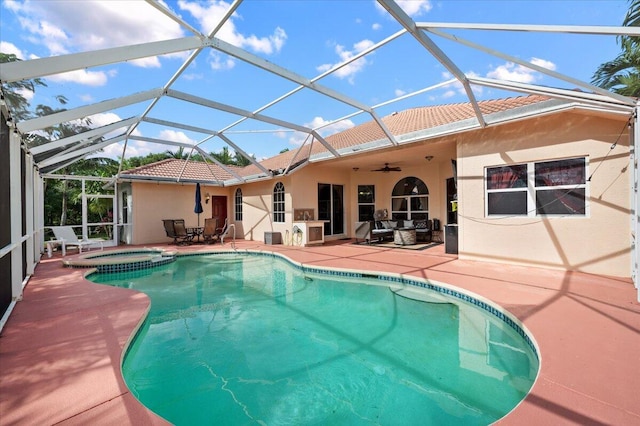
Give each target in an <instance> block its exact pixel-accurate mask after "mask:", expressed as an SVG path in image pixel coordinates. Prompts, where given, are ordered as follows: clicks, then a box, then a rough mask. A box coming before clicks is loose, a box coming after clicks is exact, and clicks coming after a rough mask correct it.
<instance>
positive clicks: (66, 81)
mask: <svg viewBox="0 0 640 426" xmlns="http://www.w3.org/2000/svg"><path fill="white" fill-rule="evenodd" d="M397 3H398V5H399V6H400V7H401V8H402V9H403V10H404V11H405V12H406V13H407V14H408V15H409V16H410V17H411V18H412V19H413V20H414V21H415V22H440V23H486V24H537V25H580V26H594V25H604V26H620V25H621V24H622V21H623V19H624V16H625V14H626V12H627V9H628V6H629V3H628V1H626V0H606V1H596V0H592V1H578V0H571V1H564V0H536V1H515V0H514V1H507V0H501V1H483V0H469V1H466V0H452V1H435V0H411V1H398V2H397ZM161 4H162V5H164V6H165V7H167V8H168V9H170V10H171V11H173V12H174V13H175V14H176V15H177V16H180V17H181V18H182V19H183V20H184V21H186V22H187V23H189V25H191V26H192V27H193V28H195V29H196V30H198V31H200V32H202V33H204V34H209V33H210V32H211V30H212V29H213V28H215V26H216V24H217V23H218V22H219V20H220V18H221V17H222V16H223V14H224V12H225V11H226V10H227V9H228V7H229V4H230V3H229V2H224V1H190V0H165V1H162V2H161ZM400 29H401V27H400V25H399V24H398V23H397V22H396V21H394V20H393V19H392V18H391V17H390V15H389V14H388V13H387V12H386V11H385V10H384V9H383V8H382V7H380V6H379V5H378V4H377V3H376V2H375V1H373V0H354V1H337V0H327V1H323V0H315V1H302V0H300V1H296V0H287V1H268V0H260V1H257V0H245V1H244V2H243V3H242V4H240V6H239V8H238V9H237V10H236V11H235V13H234V14H233V16H232V17H231V18H230V19H229V20H228V21H227V22H226V23H225V25H224V26H223V27H222V28H221V29H220V31H219V32H218V33H217V34H216V37H217V38H219V39H221V40H223V41H225V42H227V43H230V44H232V45H234V46H236V47H239V48H241V49H243V50H245V51H247V52H249V53H251V54H253V55H256V56H258V57H260V58H263V59H265V60H267V61H269V62H270V63H272V64H276V65H278V66H280V67H283V68H285V69H287V70H289V71H291V72H293V73H295V74H297V75H299V76H302V77H304V78H307V79H314V78H316V77H318V76H321V75H322V74H323V73H324V72H326V71H327V70H330V69H331V68H332V67H333V66H335V65H336V64H339V63H341V62H343V61H345V60H347V59H349V58H352V57H353V56H354V55H357V54H358V53H360V52H362V51H364V50H366V49H368V48H370V47H371V46H372V45H374V44H376V43H379V42H381V41H382V40H385V39H386V38H387V37H390V36H391V35H393V34H395V33H396V32H397V31H399V30H400ZM442 31H446V32H448V33H450V34H454V35H456V36H457V37H459V38H461V39H465V40H470V41H472V42H474V43H476V44H478V45H482V46H485V47H486V48H490V49H493V50H496V51H500V52H503V53H504V54H507V55H509V56H511V57H515V58H518V59H520V60H526V61H528V62H531V63H534V64H536V65H539V66H542V67H544V68H547V69H550V70H553V71H555V72H558V73H561V74H564V75H567V76H570V77H572V78H575V79H578V80H581V81H584V82H587V83H588V82H589V81H590V80H591V78H592V76H593V73H594V72H595V70H596V69H597V67H598V66H599V65H600V64H602V63H604V62H607V61H609V60H612V59H614V58H615V57H616V56H617V55H618V53H619V52H620V48H619V46H618V44H617V42H616V38H615V36H604V35H575V34H550V33H533V32H505V31H501V32H498V31H480V30H464V29H462V30H442ZM192 35H193V33H191V32H190V31H189V29H187V28H185V27H183V26H181V25H179V24H178V23H177V22H175V21H174V20H172V19H170V18H168V17H167V16H166V15H164V14H162V13H161V12H159V11H158V10H157V9H156V8H154V7H153V6H151V5H149V4H148V3H146V2H144V1H124V0H122V1H121V0H104V1H91V0H83V1H80V0H65V1H57V0H28V1H13V0H11V1H9V0H2V2H1V3H0V51H1V52H2V53H8V54H15V55H17V56H18V58H20V59H23V60H29V59H35V58H42V57H49V56H56V55H65V54H70V53H77V52H85V51H93V50H99V49H105V48H110V47H116V46H128V45H134V44H139V43H145V42H149V41H156V40H168V39H176V38H181V37H187V36H192ZM429 37H430V39H431V40H432V41H433V42H434V43H435V44H436V45H437V47H438V48H439V49H440V50H441V51H443V52H444V54H445V55H446V56H447V57H448V58H449V59H450V60H451V61H452V62H453V63H454V64H455V65H456V67H457V68H459V69H460V70H461V71H462V72H463V73H465V74H466V75H467V76H476V77H487V78H496V79H503V80H510V81H516V82H521V83H529V84H538V85H544V86H552V87H563V88H570V89H571V88H575V85H574V84H571V83H567V82H566V81H562V80H558V79H555V78H553V77H550V76H547V75H544V74H542V73H539V72H537V71H533V70H531V69H528V68H525V67H522V66H521V65H519V64H515V63H513V62H509V61H508V60H506V59H504V58H501V57H498V56H494V55H489V54H487V53H485V52H482V51H479V50H477V49H472V48H470V47H467V46H464V45H462V44H460V43H455V42H453V41H450V40H448V39H445V38H443V37H440V36H438V35H435V34H429ZM189 53H190V52H179V53H174V54H169V55H164V56H160V57H151V58H145V59H140V60H135V61H130V62H127V63H122V64H111V65H105V66H100V67H95V68H89V69H82V70H78V71H74V72H70V73H65V74H59V75H54V76H48V77H46V78H44V81H45V82H46V84H47V87H45V88H41V87H38V88H37V89H36V91H35V93H33V92H25V93H24V96H25V97H27V99H28V100H29V102H30V104H31V106H32V108H35V106H36V105H40V104H44V105H48V106H51V107H54V108H62V107H64V108H67V109H72V108H76V107H79V106H83V105H88V104H93V103H97V102H101V101H104V100H108V99H113V98H118V97H120V96H125V95H129V94H132V93H136V92H142V91H145V90H151V89H156V88H161V87H163V86H164V85H166V84H167V82H169V81H170V79H171V77H172V76H173V75H174V74H175V73H176V72H177V71H178V70H179V69H180V67H181V65H182V64H183V62H184V61H185V59H186V58H187V57H188V56H189ZM451 79H452V74H451V73H450V72H449V71H448V70H447V69H446V68H445V66H444V65H443V64H442V63H441V62H439V61H438V60H437V59H435V58H434V57H433V56H432V55H430V54H429V52H428V51H427V50H425V48H424V47H422V46H421V45H420V44H419V43H418V42H417V41H416V39H415V38H413V37H412V36H411V35H409V34H404V35H402V36H400V37H398V38H395V39H394V40H392V41H390V42H388V43H387V44H385V45H384V46H382V47H380V48H378V49H376V50H375V51H373V52H371V53H369V54H367V55H366V56H363V57H362V58H360V59H358V60H357V61H355V62H352V63H350V64H349V65H347V66H345V67H343V68H340V69H339V70H338V71H336V72H333V73H331V74H330V75H328V76H325V77H323V78H320V79H319V80H317V84H320V85H322V86H324V87H326V88H329V89H331V90H333V91H337V92H339V93H341V94H342V95H344V96H346V97H348V98H349V99H351V100H355V101H357V102H358V103H359V104H362V105H366V106H368V107H374V106H375V112H376V113H377V114H378V115H379V116H381V117H382V116H385V115H388V114H390V113H392V112H394V111H399V110H404V109H407V108H413V107H418V106H428V105H440V104H450V103H460V102H468V101H469V99H468V97H467V96H466V94H465V92H464V90H463V89H462V86H461V85H460V84H459V83H451V84H443V83H444V82H447V81H449V80H451ZM296 87H297V84H295V83H292V82H291V81H288V80H285V79H282V78H280V77H278V76H275V75H273V74H272V73H269V72H267V71H264V70H261V69H256V68H255V67H254V66H251V65H248V64H247V63H245V62H243V61H242V60H240V59H237V58H234V57H231V56H228V55H226V54H224V53H221V52H219V51H217V50H214V49H205V50H203V51H202V52H201V53H200V55H198V56H197V57H196V59H195V60H194V61H193V62H192V63H191V64H190V65H189V67H188V68H187V69H186V70H184V72H183V73H182V74H181V75H180V77H179V78H178V80H177V81H176V82H175V83H174V84H173V85H172V86H171V88H172V89H175V90H178V91H181V92H185V93H188V94H191V95H196V96H199V97H203V98H206V99H210V100H213V101H215V102H219V103H222V104H226V105H231V106H234V107H237V108H241V109H244V110H248V111H257V110H260V109H261V108H263V107H264V106H266V105H268V104H269V103H271V102H272V101H273V100H274V99H278V98H279V97H281V96H283V95H285V94H287V93H289V92H290V91H292V90H293V89H295V88H296ZM431 87H435V88H433V89H431V90H428V91H424V92H421V93H419V94H417V95H414V96H411V97H407V98H406V99H401V100H398V101H395V102H392V103H389V101H392V100H394V99H397V98H399V97H403V96H405V95H407V94H410V93H413V92H416V91H421V90H423V89H426V88H431ZM473 91H474V95H475V96H476V98H477V99H478V100H482V99H497V98H504V97H509V96H519V95H522V94H518V93H515V92H505V91H500V90H496V89H491V88H487V87H480V86H474V88H473ZM57 95H63V96H65V97H66V98H67V99H68V104H66V105H64V106H61V105H59V104H58V103H57V101H56V96H57ZM149 105H150V101H146V102H141V103H138V104H134V105H131V106H127V107H123V108H119V109H117V110H114V111H111V112H108V113H103V114H97V115H95V116H92V117H91V122H92V124H91V125H92V126H93V127H99V126H102V125H106V124H109V123H112V122H116V121H119V120H122V119H125V118H129V117H132V116H140V115H141V114H143V113H144V111H145V110H146V109H147V107H148V106H149ZM356 112H358V109H356V108H354V107H353V106H352V105H347V104H344V103H342V102H337V101H335V100H334V99H332V98H330V97H327V96H325V95H322V94H319V93H317V92H314V91H312V90H309V89H304V90H300V91H298V92H296V93H295V94H293V95H291V96H289V97H287V98H286V99H284V100H282V101H280V102H278V103H276V104H275V105H272V106H270V107H268V108H266V109H264V110H263V111H262V112H261V113H262V114H264V115H267V116H269V117H273V118H277V119H279V120H284V121H287V122H292V123H295V124H297V125H302V126H305V127H309V128H313V129H318V133H319V134H320V135H322V136H326V135H329V134H332V133H335V132H338V131H341V130H345V129H347V128H349V127H353V126H355V125H357V124H360V123H362V122H366V121H370V120H371V119H372V118H371V115H369V114H367V113H364V114H355V113H356ZM148 116H149V117H152V118H156V119H161V120H169V121H175V122H182V123H186V124H189V125H192V126H197V127H202V128H206V129H210V130H215V131H220V130H226V131H225V134H226V136H227V137H228V138H229V139H230V140H232V141H233V142H234V143H235V144H237V145H238V146H240V147H241V148H242V149H244V150H245V151H246V152H248V153H250V154H252V155H254V156H255V157H256V158H257V159H263V158H267V157H271V156H273V155H276V154H277V153H278V152H280V151H281V150H282V149H285V148H288V149H297V148H298V147H300V146H301V145H302V144H303V143H304V142H305V140H306V135H305V134H303V133H300V132H293V131H290V130H288V129H284V128H283V127H282V126H276V125H273V124H269V123H265V122H260V121H255V120H245V121H243V122H241V123H239V124H236V125H234V126H233V127H231V128H229V126H231V125H232V124H235V123H237V122H238V120H239V118H240V117H239V116H238V115H234V114H230V113H228V112H222V111H219V110H215V109H211V108H206V107H203V106H199V105H195V104H191V103H187V102H183V101H178V100H176V99H172V98H166V97H163V98H162V99H161V100H160V101H159V102H158V103H157V104H156V105H155V106H154V108H153V109H152V110H151V111H150V112H149V115H148ZM328 124H329V125H328ZM227 129H228V130H227ZM121 132H122V131H120V132H117V133H121ZM134 134H136V135H139V136H144V137H148V138H158V139H163V140H169V141H178V142H185V143H189V144H200V146H201V147H202V148H203V149H204V150H205V151H207V152H219V151H220V150H221V149H222V147H224V146H226V143H225V142H224V141H223V140H222V139H220V138H217V137H216V138H210V137H208V136H207V135H205V134H202V133H198V132H191V131H186V130H182V129H177V128H171V127H166V126H161V125H157V124H151V123H142V124H140V125H139V126H138V128H137V129H136V130H135V132H134ZM110 136H114V134H111V135H108V137H110ZM175 149H176V148H175V147H171V146H166V145H161V144H156V143H152V142H141V141H130V142H129V143H128V145H127V150H126V153H125V156H126V157H130V156H142V155H146V154H148V153H151V152H163V151H166V150H171V151H175ZM231 151H232V152H233V149H231ZM122 154H123V146H122V143H119V144H113V145H110V146H108V147H106V148H105V149H104V150H103V152H102V153H101V154H100V155H103V156H109V157H112V158H117V157H119V156H121V155H122Z"/></svg>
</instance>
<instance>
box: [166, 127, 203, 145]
mask: <svg viewBox="0 0 640 426" xmlns="http://www.w3.org/2000/svg"><path fill="white" fill-rule="evenodd" d="M158 138H159V139H163V140H167V141H171V142H182V143H188V144H189V145H195V143H196V142H195V141H194V140H193V139H191V138H190V137H189V136H187V135H186V134H185V133H184V132H180V131H176V130H169V129H165V130H162V131H161V132H160V134H159V135H158Z"/></svg>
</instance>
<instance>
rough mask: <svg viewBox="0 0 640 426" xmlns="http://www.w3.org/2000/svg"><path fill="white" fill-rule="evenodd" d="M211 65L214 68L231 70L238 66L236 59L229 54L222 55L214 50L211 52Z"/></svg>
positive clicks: (209, 59)
mask: <svg viewBox="0 0 640 426" xmlns="http://www.w3.org/2000/svg"><path fill="white" fill-rule="evenodd" d="M208 62H209V66H210V67H211V69H212V70H230V69H232V68H233V67H235V66H236V61H235V60H234V59H233V58H232V57H231V56H228V55H222V54H220V53H218V52H216V51H214V50H211V51H210V52H209V58H208Z"/></svg>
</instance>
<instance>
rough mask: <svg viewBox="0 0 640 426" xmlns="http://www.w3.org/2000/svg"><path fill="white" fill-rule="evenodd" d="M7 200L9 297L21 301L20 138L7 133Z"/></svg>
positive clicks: (12, 133)
mask: <svg viewBox="0 0 640 426" xmlns="http://www.w3.org/2000/svg"><path fill="white" fill-rule="evenodd" d="M9 158H10V160H9V198H10V200H11V209H10V211H11V244H14V245H15V246H14V247H13V250H11V296H12V299H13V300H15V301H19V300H22V244H21V243H20V241H21V239H22V194H21V187H20V183H21V181H22V179H21V173H20V138H19V137H18V135H17V134H16V133H14V132H12V131H9Z"/></svg>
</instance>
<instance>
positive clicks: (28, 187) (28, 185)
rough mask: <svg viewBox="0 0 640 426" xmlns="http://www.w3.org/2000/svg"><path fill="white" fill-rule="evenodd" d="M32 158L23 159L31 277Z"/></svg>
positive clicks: (32, 254) (28, 267)
mask: <svg viewBox="0 0 640 426" xmlns="http://www.w3.org/2000/svg"><path fill="white" fill-rule="evenodd" d="M33 173H34V170H33V157H32V156H31V155H27V156H26V158H25V197H26V199H25V210H26V220H27V223H26V228H25V229H26V232H27V235H28V236H29V239H28V240H27V274H28V275H33V271H34V269H35V261H34V259H35V256H34V251H35V250H34V248H35V247H36V241H35V237H36V234H35V233H34V226H33V222H34V206H35V203H34V185H33Z"/></svg>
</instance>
